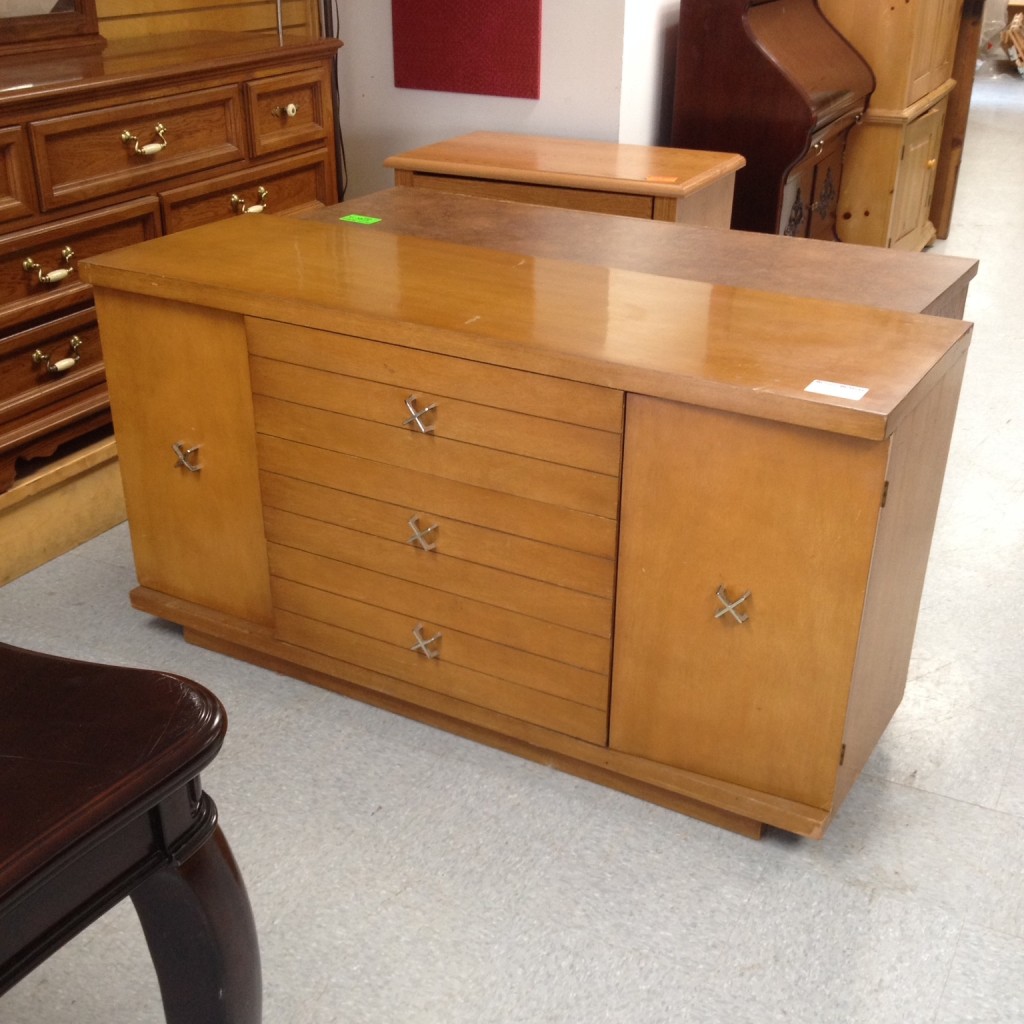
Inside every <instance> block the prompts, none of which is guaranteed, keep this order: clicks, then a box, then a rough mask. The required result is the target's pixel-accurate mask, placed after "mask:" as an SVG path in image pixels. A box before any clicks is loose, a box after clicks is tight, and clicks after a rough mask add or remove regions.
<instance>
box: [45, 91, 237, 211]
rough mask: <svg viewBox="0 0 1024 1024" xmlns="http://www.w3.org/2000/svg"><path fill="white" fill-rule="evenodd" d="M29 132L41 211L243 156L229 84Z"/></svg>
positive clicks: (85, 115) (79, 116)
mask: <svg viewBox="0 0 1024 1024" xmlns="http://www.w3.org/2000/svg"><path fill="white" fill-rule="evenodd" d="M30 131H31V133H32V144H33V148H34V149H35V153H36V161H37V164H38V171H39V188H40V192H41V198H42V203H43V207H44V208H45V209H48V210H52V209H57V208H59V207H62V206H67V205H69V204H71V203H78V202H82V201H84V200H89V199H98V198H101V197H103V196H109V195H113V194H115V193H121V192H126V191H129V190H131V189H137V188H141V187H144V186H146V185H152V184H154V183H156V182H160V181H167V180H169V179H171V178H175V177H177V176H179V175H183V174H191V173H193V172H196V171H203V170H208V169H210V168H214V167H218V166H221V165H224V164H230V163H233V162H235V161H242V160H245V159H246V156H247V154H246V145H245V125H244V121H243V116H242V101H241V97H240V94H239V90H238V87H236V86H223V87H220V88H214V89H204V90H201V91H199V92H195V93H185V94H184V95H182V96H177V97H173V98H172V97H164V98H162V99H155V100H146V101H143V102H140V103H125V104H122V105H121V106H116V107H107V108H104V109H100V110H90V111H87V112H85V113H80V114H69V115H67V116H65V117H55V118H52V119H50V120H48V121H36V122H34V123H33V124H31V125H30Z"/></svg>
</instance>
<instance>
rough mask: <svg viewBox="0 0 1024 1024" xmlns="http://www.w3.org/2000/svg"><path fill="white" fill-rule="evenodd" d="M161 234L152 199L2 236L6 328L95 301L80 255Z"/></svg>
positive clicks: (0, 322) (0, 306)
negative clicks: (79, 269)
mask: <svg viewBox="0 0 1024 1024" xmlns="http://www.w3.org/2000/svg"><path fill="white" fill-rule="evenodd" d="M159 233H160V208H159V205H158V203H157V200H156V199H155V198H149V199H136V200H134V201H132V202H130V203H121V204H120V205H119V206H112V207H109V208H107V209H105V210H100V211H98V212H97V213H89V214H84V215H83V216H80V217H72V218H69V219H67V220H62V221H58V222H57V223H55V224H47V225H46V226H45V227H41V228H33V229H32V230H29V231H19V232H16V233H14V234H10V235H4V236H2V237H0V330H4V329H6V328H9V327H12V326H14V325H16V324H22V323H28V322H29V321H31V320H35V319H37V318H39V317H43V316H49V315H50V314H52V313H55V312H57V311H58V310H62V309H70V308H71V307H72V306H75V305H78V304H81V303H85V302H87V301H89V296H90V294H91V292H90V289H89V285H88V284H87V283H86V282H85V280H84V279H83V278H82V277H81V275H80V274H79V273H78V261H79V260H80V259H84V258H85V257H86V256H98V255H100V254H101V253H105V252H109V251H110V250H111V249H120V248H122V247H123V246H126V245H134V244H135V243H136V242H142V241H145V240H146V239H147V238H155V237H156V236H157V235H158V234H159Z"/></svg>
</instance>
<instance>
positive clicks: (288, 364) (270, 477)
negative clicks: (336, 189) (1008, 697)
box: [82, 190, 973, 837]
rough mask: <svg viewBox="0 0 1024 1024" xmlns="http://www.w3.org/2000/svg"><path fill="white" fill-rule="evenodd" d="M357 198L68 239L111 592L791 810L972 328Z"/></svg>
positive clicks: (629, 773)
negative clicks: (109, 430) (104, 377)
mask: <svg viewBox="0 0 1024 1024" xmlns="http://www.w3.org/2000/svg"><path fill="white" fill-rule="evenodd" d="M399 191H400V190H399ZM449 201H455V200H454V197H449ZM523 209H525V208H523ZM552 212H557V211H552ZM570 216H571V215H570ZM579 216H586V215H579ZM606 219H607V220H609V221H611V220H616V219H614V218H606ZM636 223H637V225H639V224H640V222H636ZM387 225H388V222H387V218H384V219H382V220H381V222H380V223H377V224H375V225H372V226H367V225H366V224H361V223H348V222H338V221H335V222H333V223H320V222H317V221H307V220H302V219H292V218H258V217H256V218H238V219H236V220H233V221H229V222H225V223H222V224H219V225H208V226H204V227H198V228H195V229H194V230H192V231H187V232H182V233H180V234H175V235H168V236H165V237H162V238H158V239H154V240H151V241H148V242H145V243H142V244H140V245H136V246H132V247H129V248H127V249H123V250H120V251H118V252H111V253H107V254H104V255H100V256H96V257H94V258H92V259H90V260H88V261H87V262H86V263H85V264H84V265H83V268H82V270H83V273H84V274H85V276H86V277H87V278H88V280H89V281H90V282H91V283H92V285H93V288H94V294H95V299H96V303H97V310H98V314H99V320H100V324H101V329H102V331H103V338H104V348H105V352H106V362H107V374H108V381H109V387H110V396H111V404H112V410H113V415H114V425H115V431H116V434H117V437H118V446H119V453H120V459H121V468H122V473H123V479H124V487H125V500H126V504H127V509H128V519H129V524H130V528H131V536H132V544H133V548H134V553H135V559H136V566H137V571H138V579H139V587H138V588H137V589H136V590H135V591H134V592H133V594H132V601H133V603H134V605H135V606H136V607H137V608H139V609H141V610H143V611H146V612H149V613H152V614H155V615H158V616H160V617H162V618H164V619H167V620H170V621H172V622H176V623H179V624H181V625H182V626H183V627H184V631H185V636H186V638H187V639H189V640H191V641H193V642H195V643H199V644H203V645H206V646H209V647H211V648H213V649H216V650H220V651H223V652H226V653H229V654H232V655H234V656H237V657H241V658H245V659H249V660H251V661H253V662H256V663H258V664H261V665H266V666H269V667H272V668H275V669H277V670H280V671H283V672H286V673H290V674H292V675H295V676H298V677H300V678H303V679H306V680H308V681H310V682H313V683H317V684H319V685H322V686H326V687H329V688H332V689H334V690H337V691H340V692H342V693H345V694H348V695H351V696H354V697H358V698H360V699H364V700H368V701H371V702H374V703H377V704H379V705H381V706H383V707H385V708H389V709H391V710H394V711H398V712H401V713H405V714H409V715H412V716H415V717H417V718H420V719H422V720H424V721H427V722H429V723H432V724H435V725H438V726H442V727H445V728H448V729H452V730H454V731H457V732H459V733H461V734H463V735H466V736H469V737H472V738H474V739H477V740H480V741H483V742H487V743H492V744H495V745H497V746H500V747H502V748H504V749H508V750H512V751H514V752H516V753H518V754H521V755H523V756H526V757H531V758H534V759H537V760H541V761H543V762H545V763H549V764H553V765H555V766H557V767H559V768H562V769H564V770H567V771H571V772H575V773H578V774H580V775H582V776H584V777H586V778H589V779H592V780H594V781H597V782H601V783H604V784H607V785H612V786H616V787H618V788H621V789H623V790H625V791H627V792H630V793H633V794H635V795H637V796H640V797H643V798H645V799H649V800H653V801H658V802H661V803H664V804H666V805H668V806H671V807H674V808H676V809H678V810H681V811H683V812H685V813H688V814H691V815H694V816H697V817H701V818H704V819H706V820H709V821H712V822H715V823H717V824H719V825H722V826H724V827H728V828H732V829H735V830H737V831H740V832H744V833H746V834H750V835H758V834H760V832H761V830H762V828H763V827H764V825H766V824H767V825H771V826H775V827H778V828H781V829H784V830H788V831H791V832H795V833H799V834H802V835H807V836H815V837H820V836H821V835H822V834H823V833H824V832H825V830H826V828H827V826H828V824H829V821H830V820H831V818H832V817H833V815H834V814H835V812H836V810H837V808H838V807H839V806H840V804H841V802H842V800H843V798H844V797H845V795H846V793H847V792H848V791H849V789H850V787H851V786H852V784H853V782H854V780H855V779H856V777H857V774H858V772H859V771H860V769H861V768H862V767H863V765H864V764H865V762H866V760H867V758H868V756H869V755H870V753H871V750H872V749H873V748H874V746H875V744H876V742H877V740H878V738H879V736H880V735H881V733H882V731H883V730H884V728H885V725H886V723H887V722H888V721H889V719H890V717H891V715H892V713H893V711H894V710H895V708H896V706H897V705H898V704H899V701H900V698H901V696H902V692H903V687H904V683H905V680H906V675H907V668H908V663H909V659H910V652H911V646H912V642H913V635H914V628H915V623H916V618H917V614H918V607H919V599H920V594H921V590H922V586H923V580H924V573H925V565H926V562H927V558H928V551H929V546H930V538H931V534H932V530H933V525H934V520H935V515H936V510H937V506H938V499H939V493H940V489H941V484H942V477H943V472H944V466H945V460H946V453H947V449H948V444H949V438H950V433H951V429H952V424H953V419H954V414H955V410H956V406H957V401H958V395H959V387H960V380H961V375H962V372H963V368H964V363H965V359H966V354H967V347H968V343H969V337H970V327H969V325H967V324H965V323H963V322H961V321H959V320H957V319H954V318H946V317H935V316H922V315H919V314H915V313H908V312H905V311H902V310H901V311H893V310H884V309H877V308H870V307H866V306H858V305H850V304H841V303H837V302H832V301H827V300H822V299H815V298H809V297H802V298H798V297H794V296H792V295H787V294H782V293H777V292H772V291H758V290H752V289H744V288H739V287H734V286H731V285H722V284H716V283H708V282H700V281H688V280H684V279H680V278H674V277H670V276H665V275H658V274H651V273H644V272H641V271H638V270H634V269H628V268H623V267H621V266H617V265H615V263H614V262H612V261H605V262H604V263H601V262H590V263H583V262H571V261H567V260H561V259H555V258H551V257H549V256H545V255H531V254H528V253H523V252H515V251H508V250H505V251H501V250H498V249H493V248H486V247H482V246H479V245H464V244H456V243H453V242H446V241H439V240H436V239H430V238H421V237H415V236H413V235H411V234H403V233H401V231H399V230H389V229H388V226H387ZM649 226H650V227H652V228H653V227H658V226H657V225H649ZM662 227H666V228H667V229H668V230H675V229H672V228H670V227H668V226H665V225H662ZM652 237H654V236H653V235H652ZM773 241H774V242H775V243H776V244H781V245H785V244H787V242H786V240H784V239H775V240H773ZM797 244H802V243H797ZM808 244H812V245H814V244H815V243H808ZM825 248H830V249H831V248H832V247H829V246H825ZM805 251H808V252H809V250H805ZM818 251H820V249H819V248H818V247H816V248H815V249H814V252H818ZM871 251H872V252H874V253H875V254H876V256H877V257H878V258H882V257H885V256H889V255H892V254H889V253H884V252H880V251H877V250H871ZM253 253H259V255H260V258H259V259H258V260H253V259H251V258H250V257H251V254H253ZM905 258H909V257H905ZM919 258H920V259H928V257H919ZM960 264H961V266H960V269H961V270H962V271H963V276H964V277H968V278H969V276H970V274H971V273H973V265H972V264H970V263H969V262H968V261H960ZM885 265H886V266H888V265H889V264H885ZM940 265H942V266H947V265H945V264H936V266H940ZM877 266H878V268H879V271H880V272H881V268H882V267H883V264H882V263H881V262H879V263H878V264H877ZM922 266H924V264H922Z"/></svg>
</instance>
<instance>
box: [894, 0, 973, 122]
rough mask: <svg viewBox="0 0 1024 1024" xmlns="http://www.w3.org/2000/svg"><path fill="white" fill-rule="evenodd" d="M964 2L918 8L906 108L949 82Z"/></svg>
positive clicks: (942, 0) (938, 0)
mask: <svg viewBox="0 0 1024 1024" xmlns="http://www.w3.org/2000/svg"><path fill="white" fill-rule="evenodd" d="M962 7H963V0H930V2H928V3H925V4H919V5H918V17H917V22H916V26H915V27H916V33H915V36H914V40H913V46H912V48H911V52H910V88H909V91H908V93H907V103H908V105H909V104H911V103H913V102H914V101H915V100H919V99H920V98H921V97H922V96H927V95H928V93H930V92H931V91H932V90H933V89H937V88H938V87H939V86H940V85H942V83H943V82H945V81H946V79H947V78H949V75H950V71H951V70H952V67H953V50H954V49H955V47H956V36H957V31H958V29H959V26H960V11H961V8H962Z"/></svg>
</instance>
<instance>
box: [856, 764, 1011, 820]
mask: <svg viewBox="0 0 1024 1024" xmlns="http://www.w3.org/2000/svg"><path fill="white" fill-rule="evenodd" d="M861 777H862V778H864V777H867V778H871V779H872V780H873V781H875V782H879V783H882V784H883V785H886V786H897V787H899V788H900V789H905V790H910V791H911V792H914V793H927V794H928V795H929V796H933V797H937V798H938V799H940V800H948V801H949V802H950V803H954V804H960V805H962V806H965V807H974V808H976V809H977V810H980V811H986V812H988V813H990V814H997V815H1000V816H1002V817H1006V818H1010V819H1012V820H1014V821H1017V822H1018V823H1020V824H1022V825H1024V813H1018V812H1016V811H1006V810H1003V809H1002V808H999V807H989V806H988V805H987V804H980V803H978V802H977V801H974V800H965V799H963V798H962V797H956V796H950V795H949V794H948V793H939V792H937V791H936V790H933V789H928V788H926V787H924V786H912V785H911V784H910V783H908V782H899V781H897V780H895V779H887V778H886V777H885V776H883V775H877V774H873V773H870V772H868V771H867V770H864V771H862V772H861Z"/></svg>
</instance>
